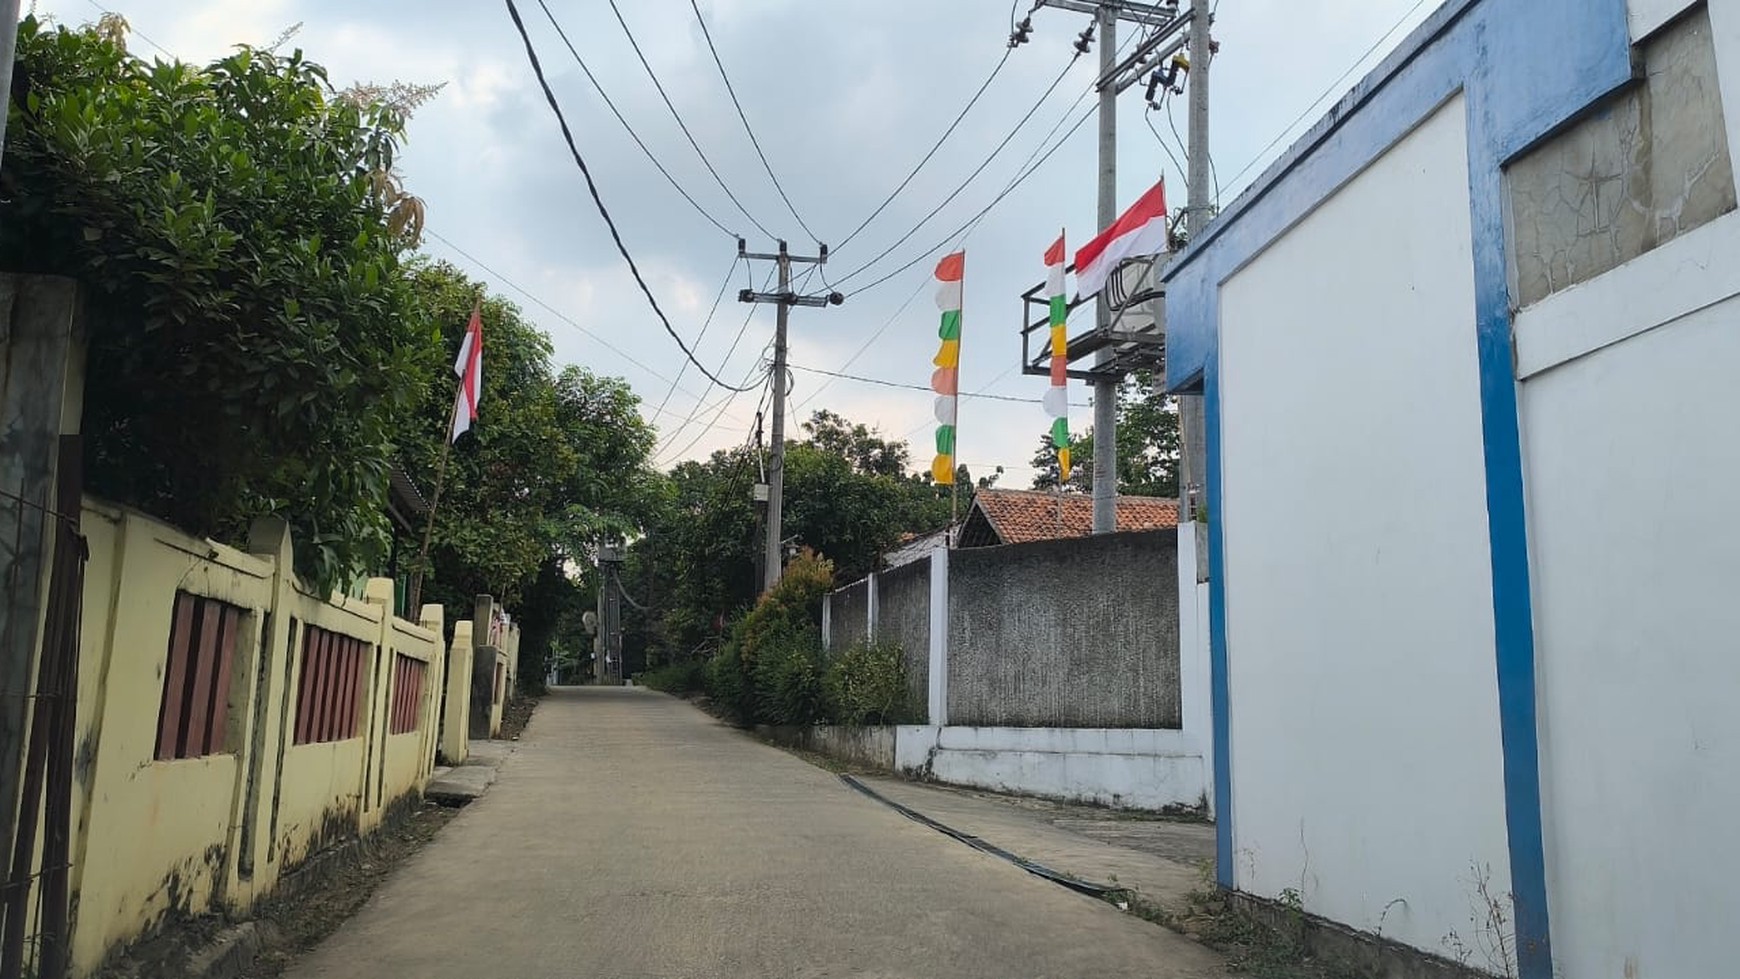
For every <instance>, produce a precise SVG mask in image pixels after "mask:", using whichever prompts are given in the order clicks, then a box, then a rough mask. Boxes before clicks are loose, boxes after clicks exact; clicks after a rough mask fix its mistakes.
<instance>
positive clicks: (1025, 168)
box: [841, 33, 1137, 296]
mask: <svg viewBox="0 0 1740 979" xmlns="http://www.w3.org/2000/svg"><path fill="white" fill-rule="evenodd" d="M1136 38H1137V35H1135V34H1134V33H1132V34H1130V35H1129V36H1128V37H1126V38H1125V39H1124V42H1123V43H1122V44H1120V45H1119V46H1118V53H1119V54H1122V53H1123V52H1124V51H1125V50H1126V49H1128V48H1129V47H1130V46H1131V45H1132V44H1133V43H1134V42H1135V41H1136ZM1076 57H1080V54H1079V53H1078V54H1077V55H1076ZM1072 63H1073V62H1072ZM1067 70H1068V67H1067V66H1066V67H1065V71H1067ZM1097 81H1098V78H1097V76H1096V78H1095V79H1094V80H1093V81H1090V82H1088V84H1087V85H1086V87H1084V88H1083V89H1082V91H1081V93H1080V94H1079V95H1077V96H1076V98H1075V101H1074V102H1073V103H1071V104H1070V106H1069V108H1067V109H1065V110H1063V114H1062V115H1060V116H1058V118H1057V121H1056V122H1054V123H1052V125H1051V129H1050V130H1048V131H1047V132H1046V134H1045V135H1044V136H1043V137H1041V138H1040V140H1039V142H1038V143H1037V144H1035V145H1034V147H1033V151H1032V152H1030V153H1028V154H1027V159H1025V160H1023V161H1022V162H1021V165H1020V166H1019V167H1017V168H1016V175H1015V176H1014V177H1012V178H1011V179H1010V181H1009V183H1008V184H1007V185H1005V186H1004V188H1003V190H1002V192H1001V193H999V194H998V195H997V196H996V197H993V198H992V199H991V201H990V202H989V203H988V204H986V205H985V206H984V207H983V208H980V209H979V212H978V213H977V214H974V215H973V216H972V217H971V218H969V219H968V220H967V222H966V223H965V224H963V225H961V226H960V227H959V228H956V229H955V231H954V232H952V233H950V234H949V235H946V236H945V237H944V238H943V239H942V240H941V241H939V242H938V243H937V244H935V245H933V246H931V247H930V248H929V249H927V250H926V251H924V252H921V253H919V254H918V255H916V256H914V257H913V258H912V260H910V261H908V262H907V263H906V264H904V265H902V266H900V267H899V268H897V269H895V270H893V271H892V272H889V273H887V274H886V275H883V276H882V277H881V278H878V279H876V280H875V281H873V282H871V283H870V284H868V285H865V286H860V287H859V288H858V289H856V290H854V291H853V292H852V293H851V294H852V295H853V296H856V295H858V294H860V293H863V292H866V291H868V290H870V289H873V288H875V287H876V286H879V285H881V284H882V283H884V282H887V281H888V280H889V279H892V278H894V277H895V276H897V275H899V274H900V273H901V272H904V271H906V270H907V269H909V268H911V267H913V266H914V265H917V264H918V263H919V262H922V261H924V260H925V259H926V258H928V257H930V256H931V255H934V254H936V252H937V251H938V250H939V249H941V248H943V247H945V246H947V245H948V244H949V243H950V242H952V241H955V240H956V238H957V237H959V238H960V239H961V241H963V242H964V241H965V239H966V237H968V236H970V235H971V234H972V232H973V229H974V228H976V227H977V226H978V224H979V222H980V221H981V220H983V219H984V217H985V215H987V214H989V213H990V212H991V209H992V208H994V207H996V206H997V205H998V204H1000V203H1002V201H1003V199H1004V198H1006V197H1008V196H1009V195H1010V194H1011V193H1013V192H1014V190H1015V188H1016V187H1019V186H1020V185H1021V184H1022V183H1023V182H1025V181H1026V180H1027V178H1028V177H1031V176H1032V175H1033V174H1034V173H1036V172H1037V171H1038V170H1039V168H1040V167H1041V166H1043V165H1044V164H1045V162H1046V161H1047V160H1049V159H1051V157H1052V155H1053V154H1055V153H1056V152H1057V151H1058V150H1059V149H1061V148H1062V147H1063V144H1064V143H1066V142H1068V141H1069V138H1070V137H1071V136H1073V135H1075V132H1076V130H1078V129H1080V128H1081V127H1082V124H1083V123H1085V122H1086V121H1087V120H1088V118H1089V117H1091V116H1092V115H1093V114H1094V111H1095V110H1094V109H1093V108H1089V110H1088V111H1087V112H1086V113H1085V114H1084V115H1082V116H1081V118H1079V119H1077V120H1076V121H1075V124H1074V125H1072V126H1070V127H1069V130H1068V131H1067V132H1065V133H1064V134H1063V136H1062V138H1060V139H1059V140H1058V141H1057V142H1056V143H1054V144H1052V146H1051V148H1050V149H1046V148H1045V146H1046V143H1047V142H1049V141H1050V140H1051V138H1052V136H1054V135H1056V133H1057V131H1058V130H1059V129H1061V128H1062V127H1063V124H1064V123H1066V122H1068V121H1069V118H1070V115H1071V114H1072V113H1074V112H1075V111H1076V109H1078V108H1080V106H1081V104H1082V102H1084V101H1086V99H1087V97H1088V96H1089V95H1091V94H1093V92H1094V87H1095V84H1096V83H1097ZM1055 86H1056V83H1055V82H1053V87H1055ZM1042 101H1043V100H1042ZM1035 108H1037V106H1035ZM1030 114H1031V113H1030ZM1041 150H1043V151H1044V155H1041ZM1036 158H1037V159H1036ZM932 216H934V213H933V215H932ZM925 220H926V221H928V220H929V218H928V217H927V218H926V219H925ZM920 224H921V225H922V224H923V222H920ZM914 230H917V229H916V228H915V229H914ZM908 237H910V235H908ZM890 251H892V249H890ZM884 254H886V252H885V253H884ZM874 261H875V260H872V262H870V263H867V264H874ZM857 271H862V269H861V268H860V269H858V270H854V274H856V272H857ZM841 281H842V283H843V282H844V281H845V280H844V279H842V280H841Z"/></svg>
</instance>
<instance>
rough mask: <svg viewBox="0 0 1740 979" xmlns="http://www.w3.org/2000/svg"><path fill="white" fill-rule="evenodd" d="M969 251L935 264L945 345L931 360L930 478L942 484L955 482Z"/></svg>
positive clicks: (938, 331)
mask: <svg viewBox="0 0 1740 979" xmlns="http://www.w3.org/2000/svg"><path fill="white" fill-rule="evenodd" d="M966 270H967V253H966V252H964V251H959V252H955V253H954V254H952V255H944V256H943V260H942V261H940V262H938V263H936V280H937V290H936V305H937V308H938V309H940V310H942V325H941V326H940V327H939V328H938V329H937V336H939V337H941V338H942V348H941V349H940V350H938V351H937V354H936V358H935V359H934V360H932V361H931V363H933V364H935V365H936V372H935V373H933V374H931V376H930V389H931V390H932V391H935V392H936V409H935V410H936V421H937V428H936V459H934V460H933V461H932V462H931V464H930V478H931V479H932V480H934V481H935V482H936V483H937V485H939V486H953V485H954V482H955V419H956V416H957V414H958V411H957V409H958V408H959V406H960V399H961V281H962V279H963V278H964V276H965V275H966Z"/></svg>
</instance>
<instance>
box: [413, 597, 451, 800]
mask: <svg viewBox="0 0 1740 979" xmlns="http://www.w3.org/2000/svg"><path fill="white" fill-rule="evenodd" d="M445 618H446V612H445V611H444V610H443V609H442V608H441V606H439V605H425V606H423V608H422V609H421V610H419V612H418V615H417V624H418V625H420V626H422V627H423V628H425V629H427V630H429V631H430V632H432V633H434V634H435V657H434V658H433V659H431V660H430V661H429V666H428V673H427V674H425V675H424V677H423V703H421V704H419V705H418V707H417V711H418V713H417V725H418V728H419V730H421V732H422V735H423V781H424V782H425V783H426V782H427V781H428V779H429V776H431V775H433V774H434V772H435V749H436V747H437V739H438V736H439V732H440V728H441V725H440V711H441V691H442V690H443V689H445V688H446V686H447V657H446V656H445V655H443V653H444V652H445V650H443V649H442V648H441V646H442V643H443V642H444V640H445V639H446V636H447V623H446V622H445V621H444V619H445Z"/></svg>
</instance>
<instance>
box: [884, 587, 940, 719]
mask: <svg viewBox="0 0 1740 979" xmlns="http://www.w3.org/2000/svg"><path fill="white" fill-rule="evenodd" d="M876 638H877V639H878V640H881V641H886V642H892V643H897V644H898V645H899V646H900V653H901V656H902V657H903V658H904V659H905V660H906V690H907V693H908V695H909V696H910V697H911V698H912V704H913V706H914V707H916V708H918V709H919V710H921V711H922V710H923V709H924V698H925V691H926V690H927V689H928V687H929V684H930V561H929V559H928V557H927V558H926V559H925V560H923V561H915V562H913V563H912V564H908V565H904V566H902V567H898V568H895V569H894V570H892V571H884V572H883V573H881V574H879V575H877V576H876Z"/></svg>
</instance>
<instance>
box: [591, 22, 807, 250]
mask: <svg viewBox="0 0 1740 979" xmlns="http://www.w3.org/2000/svg"><path fill="white" fill-rule="evenodd" d="M612 6H615V5H614V4H612ZM689 8H690V9H691V10H693V11H694V12H695V21H696V22H697V23H699V24H700V25H701V36H702V37H704V38H706V39H707V50H708V51H710V52H712V55H713V64H714V65H717V66H718V68H719V77H720V78H721V79H723V80H724V82H725V92H726V94H728V95H730V96H731V104H732V106H734V107H735V108H736V109H737V118H738V119H739V120H741V121H742V122H743V131H744V132H745V133H748V134H749V144H750V145H751V146H753V147H755V155H756V156H758V157H760V158H761V166H762V169H764V170H766V171H767V179H769V180H771V181H773V189H774V190H776V191H778V192H779V199H780V200H782V201H784V202H785V209H786V210H788V211H790V212H791V216H792V217H793V218H794V219H795V220H796V221H797V223H798V227H800V228H802V229H804V234H806V235H809V236H810V240H811V241H816V242H820V241H821V239H820V238H817V237H816V233H815V232H814V231H811V230H810V226H809V225H807V224H805V223H804V219H803V218H802V217H800V216H799V215H798V212H797V208H796V207H794V206H792V202H791V198H790V197H787V196H786V193H785V188H784V187H783V186H781V185H780V182H779V177H778V175H776V174H775V173H774V172H773V164H771V163H769V162H767V154H766V153H764V152H762V149H761V140H759V139H756V138H755V130H754V128H752V127H751V126H750V125H749V115H748V114H747V113H745V112H744V111H743V103H742V102H739V101H738V100H737V89H736V88H735V87H733V86H732V84H731V76H730V75H729V74H726V72H725V62H724V61H723V60H722V59H720V57H719V49H718V48H716V47H714V46H713V32H712V31H710V30H708V29H707V18H705V17H702V16H701V6H700V4H698V3H696V2H695V0H689ZM617 19H618V20H621V19H622V15H621V14H620V13H619V14H618V15H617ZM623 29H624V30H627V29H628V25H626V24H624V25H623ZM632 39H633V36H632V35H631V36H630V40H631V41H632ZM638 51H639V49H638V48H636V52H637V53H638ZM642 64H645V61H644V60H643V61H642ZM650 70H651V69H648V71H650ZM655 82H656V80H655ZM671 111H673V112H675V111H676V110H674V109H673V110H671ZM752 220H753V219H752Z"/></svg>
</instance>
